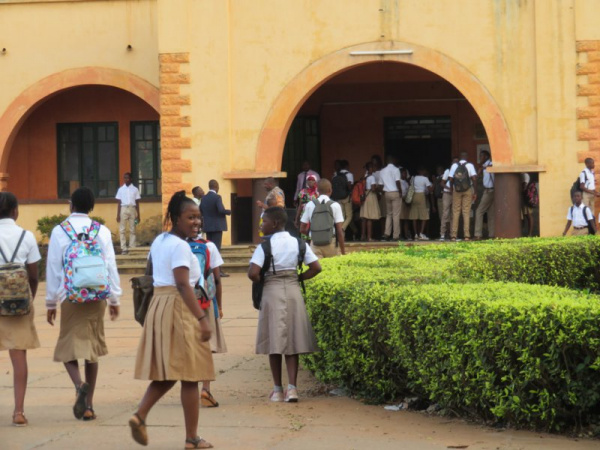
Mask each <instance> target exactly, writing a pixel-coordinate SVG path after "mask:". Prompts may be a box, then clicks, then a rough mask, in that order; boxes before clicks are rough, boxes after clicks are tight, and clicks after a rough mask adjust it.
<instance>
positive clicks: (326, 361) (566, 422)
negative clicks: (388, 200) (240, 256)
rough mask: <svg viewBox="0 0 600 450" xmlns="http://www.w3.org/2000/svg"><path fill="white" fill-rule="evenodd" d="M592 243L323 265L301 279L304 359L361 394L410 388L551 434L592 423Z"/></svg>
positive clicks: (597, 405) (447, 249)
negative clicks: (308, 346) (311, 348)
mask: <svg viewBox="0 0 600 450" xmlns="http://www.w3.org/2000/svg"><path fill="white" fill-rule="evenodd" d="M599 245H600V240H598V239H597V238H595V237H581V238H567V239H564V238H563V239H521V240H510V241H487V242H483V243H460V244H449V245H448V244H445V245H429V246H411V247H408V246H407V247H398V248H394V249H390V250H385V251H378V252H368V253H360V254H352V255H349V256H347V257H344V258H333V259H329V260H325V261H323V268H324V271H323V274H321V275H320V276H319V277H317V278H316V279H314V280H312V281H311V282H309V283H308V284H307V288H308V291H307V308H308V311H309V315H310V316H311V320H312V323H313V326H314V329H315V332H316V334H317V339H318V341H319V346H320V347H321V350H322V352H320V353H317V354H314V355H310V356H307V357H305V358H304V359H303V362H304V364H305V365H306V366H307V367H308V368H309V369H311V370H312V371H313V372H314V373H315V374H316V376H317V377H318V378H319V379H321V380H322V381H325V382H328V383H336V384H338V385H341V386H344V387H346V388H349V389H350V390H351V391H352V392H353V393H355V394H357V395H359V396H361V397H363V398H365V399H367V400H370V401H378V402H381V401H385V400H391V399H394V398H397V397H398V396H399V395H402V394H405V393H407V392H409V391H410V392H412V393H416V394H418V395H420V396H422V397H424V398H429V399H430V400H431V401H432V402H436V403H439V404H440V405H442V406H443V407H445V408H449V409H451V410H454V411H457V412H460V413H463V414H467V415H469V414H471V415H476V416H478V417H482V418H484V419H488V420H500V421H504V422H507V423H510V424H513V425H516V426H533V427H536V428H545V429H553V430H558V429H564V428H565V427H567V426H571V425H573V424H575V423H577V424H581V423H585V422H589V421H591V420H599V419H600V356H599V349H600V326H599V325H600V297H598V296H596V295H594V294H590V293H589V292H590V291H594V292H596V291H598V290H600V277H599V276H598V275H597V274H598V268H597V265H598V262H597V261H598V258H597V255H598V250H599ZM493 280H500V281H519V282H521V283H522V284H519V283H498V282H490V281H493ZM532 284H548V285H551V286H533V285H532ZM556 286H566V287H570V288H576V289H578V290H579V291H575V290H570V289H566V288H561V287H556ZM582 290H583V292H582Z"/></svg>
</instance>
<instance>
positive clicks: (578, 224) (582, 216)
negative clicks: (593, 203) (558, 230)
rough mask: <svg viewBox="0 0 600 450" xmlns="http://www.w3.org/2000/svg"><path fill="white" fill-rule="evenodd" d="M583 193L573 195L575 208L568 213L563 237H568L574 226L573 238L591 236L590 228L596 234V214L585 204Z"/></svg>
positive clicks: (571, 208)
mask: <svg viewBox="0 0 600 450" xmlns="http://www.w3.org/2000/svg"><path fill="white" fill-rule="evenodd" d="M582 197H583V195H582V193H581V192H575V193H574V194H573V206H571V207H570V208H569V210H568V211H567V224H566V226H565V231H563V236H566V235H567V232H568V231H569V228H571V225H573V231H572V232H571V236H585V235H588V234H590V227H591V228H592V230H593V234H596V222H595V220H594V213H592V209H591V208H590V207H589V206H586V205H584V204H583V201H582Z"/></svg>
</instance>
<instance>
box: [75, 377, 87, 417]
mask: <svg viewBox="0 0 600 450" xmlns="http://www.w3.org/2000/svg"><path fill="white" fill-rule="evenodd" d="M89 389H90V385H89V384H87V383H81V384H80V385H79V387H78V388H77V398H76V399H75V404H74V405H73V415H74V416H75V418H76V419H81V418H82V417H83V413H85V410H86V409H87V401H86V400H87V393H88V390H89Z"/></svg>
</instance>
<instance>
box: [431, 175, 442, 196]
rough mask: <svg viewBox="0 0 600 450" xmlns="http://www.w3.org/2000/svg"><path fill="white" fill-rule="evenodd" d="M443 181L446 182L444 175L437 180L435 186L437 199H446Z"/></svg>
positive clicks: (434, 194) (434, 193) (434, 192)
mask: <svg viewBox="0 0 600 450" xmlns="http://www.w3.org/2000/svg"><path fill="white" fill-rule="evenodd" d="M442 181H444V180H443V176H442V175H440V176H439V177H436V179H435V186H433V196H434V197H435V198H444V185H443V184H442Z"/></svg>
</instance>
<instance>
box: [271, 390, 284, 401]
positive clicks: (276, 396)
mask: <svg viewBox="0 0 600 450" xmlns="http://www.w3.org/2000/svg"><path fill="white" fill-rule="evenodd" d="M269 399H270V400H271V401H272V402H277V403H279V402H283V392H275V391H273V392H271V395H270V396H269Z"/></svg>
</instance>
